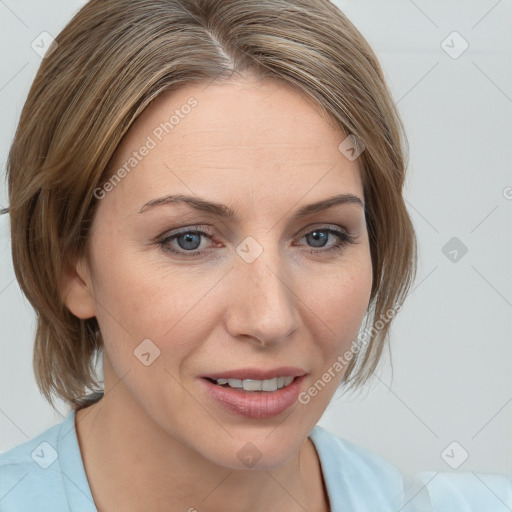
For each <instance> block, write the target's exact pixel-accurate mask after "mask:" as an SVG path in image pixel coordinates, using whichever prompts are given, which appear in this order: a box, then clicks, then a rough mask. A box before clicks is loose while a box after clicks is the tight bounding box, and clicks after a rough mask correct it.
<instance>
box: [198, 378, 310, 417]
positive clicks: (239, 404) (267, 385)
mask: <svg viewBox="0 0 512 512" xmlns="http://www.w3.org/2000/svg"><path fill="white" fill-rule="evenodd" d="M305 376H306V372H305V371H304V370H302V369H299V368H276V369H274V370H270V371H262V370H256V369H246V370H234V371H227V372H224V373H222V374H221V373H218V374H214V375H208V376H204V377H202V378H201V379H199V380H200V381H201V382H202V383H203V389H204V391H205V393H206V396H207V398H208V399H210V400H212V401H213V403H215V404H217V405H220V406H221V407H222V408H223V409H225V410H227V411H229V412H231V413H234V414H236V415H237V416H240V415H241V416H245V417H246V418H252V419H267V418H272V417H275V416H278V415H280V414H282V413H283V412H285V411H286V410H287V409H288V408H290V407H291V406H292V405H293V404H294V403H295V402H296V401H297V399H298V396H299V393H300V390H301V388H302V383H303V382H304V379H305Z"/></svg>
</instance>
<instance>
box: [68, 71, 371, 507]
mask: <svg viewBox="0 0 512 512" xmlns="http://www.w3.org/2000/svg"><path fill="white" fill-rule="evenodd" d="M190 97H194V98H195V99H196V100H197V105H196V106H195V107H194V108H192V109H191V110H190V113H188V114H187V115H184V116H183V118H180V121H179V123H178V124H176V126H174V128H173V129H172V131H170V132H169V133H164V135H163V137H162V140H161V141H158V139H157V138H156V136H155V135H154V130H155V128H156V127H158V126H159V125H160V123H162V122H164V121H166V120H168V119H169V117H170V115H171V114H172V113H173V111H174V110H175V109H179V108H180V107H181V106H182V105H184V104H186V103H187V100H188V99H189V98H190ZM148 136H152V137H153V139H154V140H155V141H156V142H157V144H156V147H154V148H153V149H151V150H150V151H149V152H148V154H147V156H145V157H144V158H143V159H142V160H141V161H140V162H139V163H138V164H137V166H136V167H135V168H134V169H133V170H131V171H130V172H129V173H128V174H127V175H126V176H125V177H124V178H123V179H122V180H121V181H120V182H119V183H118V184H116V186H115V187H113V188H112V190H110V191H109V192H108V193H106V194H105V196H104V197H103V199H101V200H100V201H99V207H98V210H97V214H96V216H95V218H94V222H93V225H92V229H91V233H90V258H89V259H87V258H83V259H81V260H80V261H78V262H77V264H76V266H75V267H74V268H73V269H70V270H69V271H68V272H67V273H66V276H65V277H64V293H63V298H64V301H65V303H66V305H67V307H68V308H69V309H70V310H71V311H72V312H73V313H74V314H75V315H76V316H78V317H80V318H89V317H92V316H96V317H97V319H98V322H99V325H100V329H101V332H102V337H103V340H104V381H105V396H104V398H103V399H102V400H101V401H100V402H98V403H97V404H95V405H93V406H90V407H88V408H86V409H82V410H80V411H78V413H77V416H76V426H77V432H78V437H79V442H80V447H81V451H82V456H83V459H84V464H85V469H86V473H87V476H88V479H89V483H90V486H91V490H92V493H93V497H94V499H95V502H96V505H97V507H98V509H101V510H102V511H103V512H106V511H107V512H108V511H112V510H123V511H124V512H130V511H132V510H133V511H135V510H143V509H144V510H151V511H160V510H162V511H163V510H165V511H168V510H184V511H185V510H191V509H192V510H193V509H194V508H195V509H197V510H198V511H200V512H201V511H203V510H208V511H217V510H218V511H220V510H222V511H231V510H233V511H234V510H236V511H241V510H251V511H252V512H258V511H266V512H268V511H269V510H270V511H273V510H276V511H277V510H287V511H295V510H304V509H306V510H308V511H321V510H328V502H327V497H326V494H325V489H324V484H323V480H322V472H321V468H320V465H319V461H318V457H317V454H316V451H315V449H314V446H313V444H312V442H311V441H310V440H309V438H308V435H309V433H310V432H311V429H312V428H313V427H314V425H315V424H316V423H317V422H318V420H319V418H320V416H321V415H322V413H323V412H324V410H325V409H326V407H327V405H328V403H329V401H330V399H331V397H332V395H333V394H334V392H335V391H336V388H337V386H338V384H339V382H340V379H341V377H342V373H343V372H338V373H336V374H335V378H333V379H332V380H331V381H330V382H329V383H328V384H327V385H326V386H325V388H324V389H323V390H322V391H321V392H319V393H318V395H317V396H315V397H314V398H313V399H311V401H310V402H309V403H308V404H307V405H303V404H301V403H299V402H298V401H297V402H296V403H295V404H294V405H293V406H292V407H290V408H289V409H288V410H286V411H285V413H283V414H281V415H279V416H277V417H274V418H270V419H247V418H245V417H242V416H239V415H236V414H234V413H231V412H229V411H226V410H224V409H223V408H221V407H220V406H219V405H217V404H216V403H215V402H213V401H212V400H211V399H210V398H209V397H208V396H207V395H206V394H205V392H204V390H203V386H202V383H201V382H200V380H201V376H202V375H205V374H206V373H211V372H219V371H226V370H229V369H238V368H247V367H254V368H263V369H269V368H276V367H279V366H295V367H300V368H302V369H303V370H304V371H305V372H307V375H306V378H305V381H304V383H303V387H302V390H306V389H307V388H309V387H310V386H311V385H312V384H313V383H314V382H315V381H317V380H318V379H319V378H321V376H322V374H323V373H324V372H325V371H326V370H327V369H328V368H329V367H332V365H333V363H334V362H335V361H336V358H337V357H338V356H339V355H340V354H343V353H344V352H345V351H346V350H348V349H349V348H350V346H351V343H352V342H353V341H354V340H355V339H356V337H357V334H358V331H359V328H360V325H361V322H362V320H363V317H364V314H365V312H366V309H367V307H368V301H369V298H370V290H371V284H372V272H371V256H370V248H369V242H368V234H367V231H366V224H365V216H364V209H363V208H362V207H361V206H360V205H357V204H349V203H347V204H342V205H339V206H336V207H334V208H331V209H329V210H325V211H323V212H317V213H314V214H311V215H309V216H308V217H305V218H302V219H298V220H297V219H293V218H292V216H293V214H294V213H295V211H297V210H298V209H299V208H301V207H302V206H305V205H307V204H310V203H313V202H317V201H320V200H323V199H326V198H329V197H331V196H333V195H337V194H348V193H350V194H353V195H355V196H357V197H359V198H360V199H361V201H363V202H364V195H363V187H362V182H361V178H360V170H359V168H358V163H357V160H356V161H350V160H348V159H347V158H345V157H344V156H343V155H342V154H341V153H340V151H339V150H338V145H339V144H340V143H341V142H342V141H343V140H344V139H345V138H346V134H345V133H344V132H343V131H342V130H340V129H339V128H337V127H335V126H334V124H333V123H332V122H329V121H328V119H327V118H326V116H325V115H324V114H323V113H322V112H321V110H320V108H319V107H318V106H317V105H316V104H315V103H314V102H313V101H312V100H310V99H308V98H306V97H304V96H302V95H300V94H299V93H297V92H295V91H294V90H293V89H291V88H289V87H288V86H286V85H284V84H282V83H280V82H277V81H274V80H267V81H256V80H255V79H250V78H247V77H245V78H241V77H238V78H236V79H233V80H232V81H231V82H229V83H226V82H224V83H212V84H210V85H208V86H205V85H204V84H201V85H187V86H184V87H183V88H181V89H178V90H175V91H169V92H166V93H164V94H163V95H161V96H160V97H158V98H157V99H156V100H155V101H154V102H153V103H152V104H151V105H150V106H149V107H148V108H147V109H146V110H145V111H144V113H143V114H142V115H141V116H140V117H139V118H138V120H137V121H136V122H135V124H134V125H133V126H132V128H131V129H130V131H129V132H128V134H127V136H126V137H125V138H124V139H123V142H122V144H121V145H120V146H119V148H118V150H117V152H116V155H115V157H114V161H113V168H114V169H118V168H119V167H121V166H122V165H123V164H124V163H125V162H126V161H127V160H128V158H129V157H130V156H131V155H132V153H133V151H135V150H138V149H139V148H140V147H141V146H142V145H143V144H144V143H145V142H146V141H147V137H148ZM177 193H181V194H187V195H192V196H198V197H201V198H204V199H207V200H210V201H215V202H218V203H223V204H225V205H227V206H229V207H230V208H232V209H233V210H235V212H236V214H237V217H238V219H218V218H215V217H212V216H211V215H209V214H206V213H200V212H197V211H195V210H192V209H191V208H190V207H188V206H186V205H184V204H167V205H160V206H156V207H153V208H149V209H147V210H146V211H145V212H143V213H138V212H137V211H138V210H139V209H140V208H141V206H142V205H144V204H145V203H146V202H148V201H150V200H152V199H155V198H158V197H162V196H165V195H167V194H177ZM183 227H187V228H190V229H191V230H194V229H196V230H197V229H201V230H203V229H205V230H208V233H209V234H210V235H211V239H209V238H208V237H207V236H205V237H202V238H199V241H200V247H199V249H195V250H190V249H189V252H196V251H197V250H200V251H202V253H201V255H200V256H199V257H195V258H187V257H186V251H187V249H186V248H187V247H190V246H191V245H192V242H194V241H195V243H196V246H197V245H198V240H197V239H193V240H192V242H189V245H188V246H187V245H186V243H184V239H183V237H181V239H177V238H175V239H174V240H173V241H169V240H168V241H167V246H171V247H173V248H174V249H175V250H177V251H181V252H182V253H183V254H184V256H182V257H180V256H179V255H176V254H172V253H170V252H166V251H164V250H163V248H162V246H160V245H159V244H158V240H160V239H162V238H164V236H167V237H168V236H169V235H171V234H175V231H176V230H177V229H178V228H183ZM326 228H333V229H338V230H342V231H346V232H348V233H349V234H350V235H352V236H353V237H354V242H355V243H347V244H346V245H345V246H343V247H342V248H341V250H337V249H331V250H327V249H329V248H330V247H332V246H334V245H335V244H336V242H337V238H336V237H335V236H334V235H327V234H326V233H325V232H323V233H325V236H326V237H327V236H328V238H326V239H325V242H324V244H323V245H322V242H321V241H320V242H318V241H316V242H315V239H314V238H313V237H312V236H311V234H310V233H311V232H313V231H315V229H326ZM306 235H308V236H306ZM248 236H251V237H252V238H253V239H254V240H256V241H257V243H258V244H259V246H261V247H262V248H263V252H262V253H261V254H260V255H259V256H258V257H257V258H256V259H255V260H254V261H253V262H252V263H247V261H245V260H244V259H243V258H242V257H240V256H239V254H238V253H237V252H236V248H237V247H238V246H239V244H241V242H242V241H243V240H244V239H245V238H246V237H248ZM180 242H181V246H180ZM183 247H185V249H184V248H183ZM194 248H195V246H194ZM311 250H317V251H324V252H319V253H318V254H311V253H310V251H311ZM144 339H150V340H152V343H154V344H155V345H156V346H157V347H158V349H159V350H160V355H159V356H158V357H157V358H156V359H154V361H153V362H152V363H151V364H150V365H147V366H146V365H144V364H142V363H141V361H140V360H139V359H138V358H137V357H135V355H134V350H136V349H137V347H138V346H139V345H140V343H141V342H142V340H144ZM248 442H250V443H252V444H253V445H254V446H255V447H257V450H258V451H259V453H260V454H261V459H260V460H259V461H258V463H257V464H256V465H254V466H253V467H251V468H248V467H247V466H246V465H245V464H244V463H243V462H242V461H241V460H240V459H239V458H238V456H237V453H238V452H239V450H240V449H241V448H242V447H244V446H245V445H246V444H247V443H248Z"/></svg>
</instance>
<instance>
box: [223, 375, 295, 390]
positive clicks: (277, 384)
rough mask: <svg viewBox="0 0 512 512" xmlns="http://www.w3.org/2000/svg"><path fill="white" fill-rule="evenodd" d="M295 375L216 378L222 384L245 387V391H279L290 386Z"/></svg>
mask: <svg viewBox="0 0 512 512" xmlns="http://www.w3.org/2000/svg"><path fill="white" fill-rule="evenodd" d="M293 379H294V377H275V378H273V379H265V380H256V379H244V380H241V379H216V382H217V384H219V385H220V386H222V385H225V384H227V385H228V386H229V387H232V388H238V389H243V390H244V391H277V390H278V389H281V388H284V387H286V386H289V385H290V384H291V383H292V382H293Z"/></svg>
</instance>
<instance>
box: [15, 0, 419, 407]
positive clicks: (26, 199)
mask: <svg viewBox="0 0 512 512" xmlns="http://www.w3.org/2000/svg"><path fill="white" fill-rule="evenodd" d="M244 72H248V73H252V74H254V75H255V76H257V77H259V78H262V79H263V78H266V77H271V78H274V79H277V80H281V81H282V82H283V83H285V84H287V85H289V86H290V87H293V88H294V89H295V90H297V91H300V92H302V93H305V94H306V95H308V96H309V97H311V98H312V99H313V100H314V101H315V102H316V103H317V104H319V105H320V106H321V107H322V109H323V111H324V112H325V114H326V119H329V120H331V121H332V122H334V123H335V125H336V126H339V127H341V128H342V129H343V131H344V132H345V133H347V134H350V135H353V136H355V137H356V139H355V140H357V141H359V142H361V143H362V144H364V147H365V149H364V151H363V152H362V153H361V155H360V156H359V164H360V169H361V173H362V174H361V177H362V182H363V187H364V195H365V203H366V207H365V211H366V222H367V228H368V234H369V242H370V250H371V258H372V267H373V284H372V290H371V297H370V304H369V308H368V312H367V318H366V325H367V326H370V337H369V341H368V342H367V343H366V344H365V345H364V346H363V347H359V349H358V350H357V352H356V353H355V355H354V357H353V358H352V359H351V360H350V363H349V365H348V367H347V370H346V372H345V375H344V377H343V383H344V384H347V385H348V384H350V385H356V384H357V385H360V384H362V383H363V382H365V381H366V380H367V379H368V377H369V376H370V375H371V373H372V372H373V371H374V370H375V367H376V365H377V363H378V360H379V359H380V356H381V353H382V350H383V347H384V345H385V342H386V339H387V335H388V330H389V327H390V325H391V321H392V319H393V316H394V314H393V316H390V315H391V313H390V312H392V311H396V310H397V307H398V306H400V305H401V303H402V301H403V300H404V299H405V297H406V295H407V292H408V290H409V288H410V286H411V284H412V282H413V280H414V277H415V274H416V257H417V256H416V250H417V249H416V239H415V235H414V230H413V226H412V223H411V220H410V218H409V215H408V213H407V209H406V206H405V203H404V199H403V197H402V192H403V186H404V179H405V171H406V167H407V142H406V137H405V134H404V130H403V126H402V123H401V120H400V117H399V115H398V113H397V110H396V106H395V105H394V103H393V101H392V98H391V95H390V92H389V90H388V88H387V85H386V83H385V80H384V76H383V73H382V70H381V68H380V65H379V63H378V60H377V58H376V56H375V54H374V53H373V51H372V50H371V48H370V47H369V45H368V44H367V42H366V41H365V39H364V38H363V36H362V35H361V34H360V33H359V32H358V30H357V29H356V28H355V27H354V26H353V25H352V24H351V23H350V21H349V20H348V19H347V18H346V17H345V16H344V15H343V13H342V12H340V10H339V9H338V8H337V7H335V6H334V5H333V4H331V3H330V2H329V1H328V0H108V1H105V0H90V1H89V2H88V3H87V4H86V5H85V6H84V7H83V8H82V9H81V10H80V11H79V12H78V13H77V14H76V15H75V17H74V18H73V19H72V20H71V21H70V22H69V24H68V25H67V26H66V27H65V28H64V30H63V31H62V32H61V33H60V34H59V35H58V36H57V38H56V46H55V48H54V49H52V51H51V53H50V54H49V55H47V56H46V58H44V59H43V61H42V64H41V66H40V68H39V70H38V73H37V75H36V77H35V80H34V82H33V84H32V87H31V89H30V92H29V94H28V98H27V100H26V103H25V105H24V108H23V111H22V114H21V118H20V121H19V125H18V127H17V131H16V134H15V138H14V141H13V144H12V147H11V150H10V153H9V158H8V162H7V173H8V184H9V200H10V206H9V209H8V211H9V213H10V217H11V237H12V256H13V262H14V270H15V273H16V277H17V279H18V282H19V284H20V286H21V289H22V290H23V292H24V294H25V295H26V296H27V298H28V300H29V301H30V303H31V304H32V306H33V307H34V309H35V311H36V314H37V331H36V336H35V349H34V369H35V374H36V380H37V383H38V385H39V387H40V389H41V391H42V393H43V395H44V396H45V397H46V398H47V399H48V400H49V401H50V403H53V397H54V396H57V397H60V398H61V399H63V400H64V401H65V402H67V403H68V404H69V405H71V406H72V407H75V408H79V407H82V406H83V405H84V404H86V403H88V400H89V399H88V398H87V396H88V393H89V392H90V390H97V389H98V381H97V376H96V374H95V371H94V363H93V361H94V356H95V355H98V354H99V353H101V348H102V339H101V333H100V331H99V327H98V323H97V321H96V319H95V318H90V319H87V320H82V319H79V318H77V317H75V316H74V315H73V314H72V313H71V312H70V311H69V310H68V309H67V308H66V306H65V305H64V303H63V300H62V297H61V293H60V290H59V285H58V283H59V281H60V278H61V275H62V272H63V269H64V268H66V266H68V265H71V264H72V263H73V262H74V261H75V259H76V258H77V257H78V256H80V255H82V254H87V251H88V232H89V227H90V225H91V221H92V218H93V216H94V212H95V207H96V205H97V203H98V200H97V198H96V197H95V194H94V190H95V189H96V188H97V187H98V185H99V184H100V183H103V182H104V181H106V179H107V178H108V175H109V173H110V172H111V169H110V168H109V162H110V161H111V159H112V156H113V154H114V152H115V150H116V148H117V147H118V146H119V144H120V142H121V140H122V138H123V136H124V135H125V134H126V132H127V131H128V129H129V128H130V126H131V125H132V124H133V123H134V121H135V120H136V119H137V117H138V116H139V115H140V114H141V112H142V111H143V110H144V109H145V108H146V107H147V106H148V104H149V103H150V102H151V101H152V100H153V99H154V98H156V97H157V96H159V95H160V94H161V93H162V92H163V91H166V90H170V89H176V88H178V87H180V86H182V85H185V84H187V83H198V82H204V83H207V82H211V81H214V80H224V79H226V80H228V79H229V78H230V77H232V76H233V74H234V73H244ZM383 318H385V321H383V320H382V319H383ZM377 322H381V324H380V328H377V326H378V325H377ZM367 330H368V327H367Z"/></svg>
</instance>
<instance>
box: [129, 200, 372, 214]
mask: <svg viewBox="0 0 512 512" xmlns="http://www.w3.org/2000/svg"><path fill="white" fill-rule="evenodd" d="M169 204H185V205H187V206H189V207H191V208H194V209H195V210H198V211H200V212H204V213H208V214H210V215H213V216H215V217H219V218H223V219H234V218H235V219H236V218H237V216H236V213H235V212H234V211H233V210H232V209H231V208H229V207H228V206H226V205H224V204H220V203H215V202H212V201H206V200H205V199H201V198H199V197H193V196H187V195H183V194H174V195H168V196H164V197H159V198H157V199H152V200H151V201H148V202H147V203H145V204H144V205H143V206H142V207H141V208H140V209H139V210H138V213H144V212H145V211H147V210H149V209H150V208H154V207H156V206H161V205H169ZM340 204H357V205H359V206H361V208H363V209H364V207H365V205H364V203H363V201H362V200H361V199H360V198H359V197H357V196H355V195H354V194H338V195H336V196H332V197H328V198H327V199H323V200H322V201H318V202H316V203H311V204H308V205H306V206H303V207H302V208H300V209H299V210H297V212H296V213H295V214H294V215H293V218H294V219H300V218H302V217H306V216H307V215H311V214H313V213H317V212H321V211H324V210H328V209H329V208H333V207H334V206H337V205H340Z"/></svg>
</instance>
